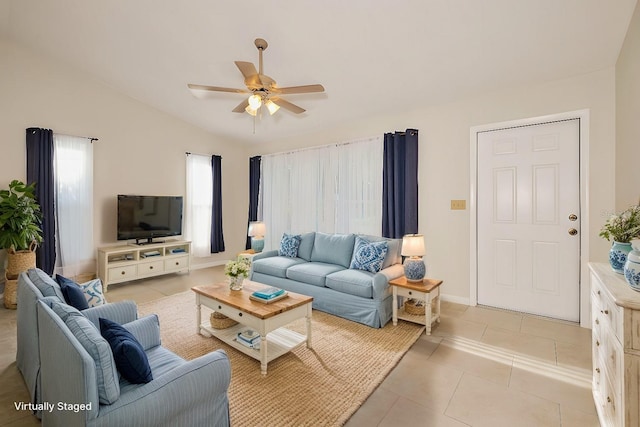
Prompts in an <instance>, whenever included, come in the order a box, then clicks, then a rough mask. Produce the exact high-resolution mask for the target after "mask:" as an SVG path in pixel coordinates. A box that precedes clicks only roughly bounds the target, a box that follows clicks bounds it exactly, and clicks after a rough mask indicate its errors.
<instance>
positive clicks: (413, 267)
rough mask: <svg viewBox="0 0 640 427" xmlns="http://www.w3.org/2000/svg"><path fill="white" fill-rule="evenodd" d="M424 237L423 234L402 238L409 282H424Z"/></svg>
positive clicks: (405, 268) (405, 267)
mask: <svg viewBox="0 0 640 427" xmlns="http://www.w3.org/2000/svg"><path fill="white" fill-rule="evenodd" d="M425 253H426V252H425V250H424V236H423V235H422V234H407V235H406V236H404V237H403V238H402V252H401V254H402V256H405V257H407V258H406V259H405V260H404V275H405V277H406V278H407V280H408V281H409V282H422V279H424V275H425V273H426V268H425V266H424V262H423V261H422V256H423V255H424V254H425Z"/></svg>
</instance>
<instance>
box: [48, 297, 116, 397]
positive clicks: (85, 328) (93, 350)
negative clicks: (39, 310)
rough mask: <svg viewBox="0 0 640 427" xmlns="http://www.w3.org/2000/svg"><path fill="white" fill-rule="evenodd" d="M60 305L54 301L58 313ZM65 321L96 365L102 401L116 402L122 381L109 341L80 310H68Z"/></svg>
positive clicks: (54, 308)
mask: <svg viewBox="0 0 640 427" xmlns="http://www.w3.org/2000/svg"><path fill="white" fill-rule="evenodd" d="M58 305H62V303H54V304H53V306H52V308H53V310H54V311H55V312H56V313H58V312H59V311H60V310H61V309H62V308H61V307H59V306H58ZM65 305H66V304H65ZM57 306H58V307H57ZM66 311H67V310H65V312H66ZM64 323H65V324H66V325H67V327H68V328H69V331H71V333H72V334H73V336H75V337H76V339H77V340H78V341H79V342H80V344H81V345H82V347H84V349H85V350H86V351H87V353H89V355H90V356H91V358H92V359H93V361H94V363H95V365H96V380H97V381H96V382H97V385H98V398H99V400H100V403H102V404H105V405H109V404H112V403H114V402H115V401H116V400H118V398H119V397H120V383H119V380H118V371H117V369H116V364H115V361H114V360H113V354H112V353H111V347H110V346H109V343H108V342H107V341H106V340H105V339H104V338H103V337H102V336H101V335H100V332H99V331H98V329H97V328H96V327H95V326H94V324H93V323H91V321H90V320H89V319H87V318H86V317H84V316H83V315H82V314H81V313H80V312H77V313H73V312H68V313H67V318H66V320H65V321H64ZM61 368H62V367H61Z"/></svg>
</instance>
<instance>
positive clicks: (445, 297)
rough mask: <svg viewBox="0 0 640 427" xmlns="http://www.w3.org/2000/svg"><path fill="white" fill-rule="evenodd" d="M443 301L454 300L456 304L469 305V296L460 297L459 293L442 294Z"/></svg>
mask: <svg viewBox="0 0 640 427" xmlns="http://www.w3.org/2000/svg"><path fill="white" fill-rule="evenodd" d="M440 299H441V300H442V301H447V302H453V303H456V304H462V305H469V298H465V297H459V296H457V295H447V294H440Z"/></svg>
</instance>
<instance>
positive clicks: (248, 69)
mask: <svg viewBox="0 0 640 427" xmlns="http://www.w3.org/2000/svg"><path fill="white" fill-rule="evenodd" d="M235 64H236V67H238V70H240V72H241V73H242V75H243V76H244V78H245V79H248V78H249V77H252V76H257V75H258V70H256V67H255V65H253V64H252V63H251V62H244V61H235Z"/></svg>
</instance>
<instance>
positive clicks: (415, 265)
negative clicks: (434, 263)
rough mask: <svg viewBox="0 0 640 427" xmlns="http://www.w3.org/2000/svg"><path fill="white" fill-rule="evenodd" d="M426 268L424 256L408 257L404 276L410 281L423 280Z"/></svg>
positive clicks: (405, 262)
mask: <svg viewBox="0 0 640 427" xmlns="http://www.w3.org/2000/svg"><path fill="white" fill-rule="evenodd" d="M425 274H426V268H425V266H424V262H422V258H417V257H415V258H413V257H412V258H407V259H405V261H404V276H405V277H406V278H407V280H408V281H409V282H422V279H424V275H425Z"/></svg>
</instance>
